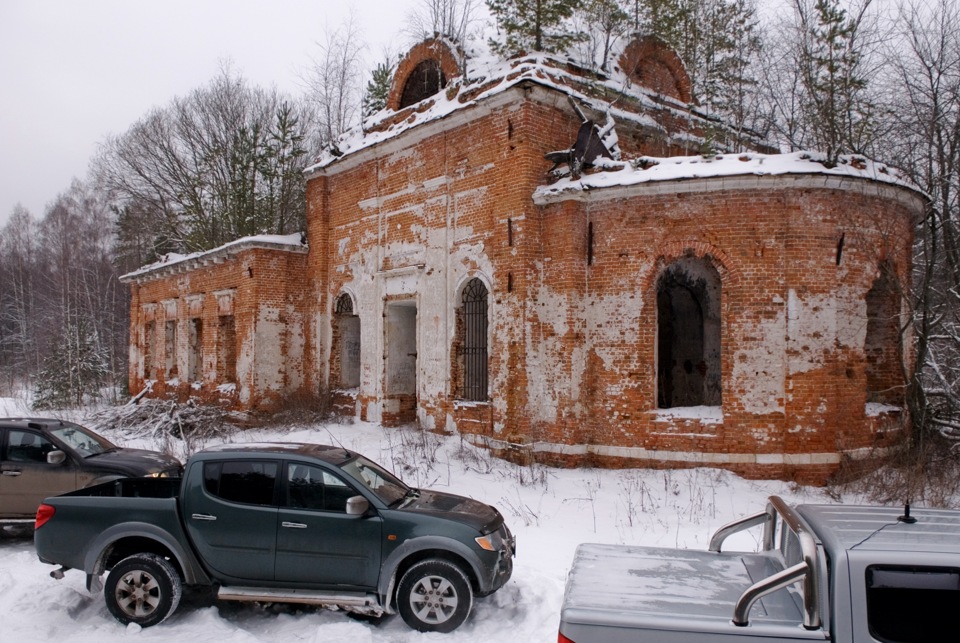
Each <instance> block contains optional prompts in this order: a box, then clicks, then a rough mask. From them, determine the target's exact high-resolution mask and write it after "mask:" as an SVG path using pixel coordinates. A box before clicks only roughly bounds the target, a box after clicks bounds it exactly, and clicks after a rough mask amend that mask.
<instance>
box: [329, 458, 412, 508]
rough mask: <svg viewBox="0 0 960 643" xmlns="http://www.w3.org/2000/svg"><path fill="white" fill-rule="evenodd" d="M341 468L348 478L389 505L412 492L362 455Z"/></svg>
mask: <svg viewBox="0 0 960 643" xmlns="http://www.w3.org/2000/svg"><path fill="white" fill-rule="evenodd" d="M340 468H341V469H342V470H343V472H344V473H346V474H347V475H348V476H350V477H351V478H353V479H354V480H356V481H357V482H359V483H360V484H362V485H363V486H364V487H366V488H367V489H369V490H370V491H372V492H373V493H374V494H375V495H376V496H377V498H380V500H382V501H383V502H384V504H387V505H392V504H393V503H395V502H397V501H399V500H401V499H402V498H403V497H404V496H406V495H407V492H408V491H410V487H408V486H407V485H405V484H404V483H403V482H402V481H401V480H400V479H399V478H397V477H396V476H395V475H393V474H392V473H389V472H388V471H386V470H384V469H383V468H382V467H381V466H380V465H378V464H374V463H373V462H371V461H370V460H367V459H366V458H365V457H363V456H362V455H361V456H357V457H356V458H355V459H353V460H351V461H350V462H347V463H346V464H344V465H342V466H341V467H340Z"/></svg>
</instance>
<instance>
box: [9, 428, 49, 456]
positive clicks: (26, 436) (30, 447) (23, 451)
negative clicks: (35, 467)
mask: <svg viewBox="0 0 960 643" xmlns="http://www.w3.org/2000/svg"><path fill="white" fill-rule="evenodd" d="M7 435H8V438H9V440H8V442H7V460H10V461H12V462H44V463H45V462H46V461H47V454H48V453H50V452H51V451H53V450H54V449H55V448H56V447H55V446H54V445H53V442H51V441H50V440H48V439H47V438H45V437H43V436H42V435H40V434H38V433H33V432H32V431H18V430H16V429H11V430H10V431H9V432H8V433H7Z"/></svg>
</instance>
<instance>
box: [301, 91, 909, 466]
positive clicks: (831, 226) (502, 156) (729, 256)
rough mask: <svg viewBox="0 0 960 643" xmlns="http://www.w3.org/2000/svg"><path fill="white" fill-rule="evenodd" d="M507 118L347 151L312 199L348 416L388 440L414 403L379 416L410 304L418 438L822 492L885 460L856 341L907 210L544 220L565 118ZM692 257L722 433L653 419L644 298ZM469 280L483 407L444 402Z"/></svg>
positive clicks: (500, 114)
mask: <svg viewBox="0 0 960 643" xmlns="http://www.w3.org/2000/svg"><path fill="white" fill-rule="evenodd" d="M499 102H500V105H499V106H497V107H493V108H466V109H464V110H462V111H461V112H460V113H458V114H457V115H455V116H454V117H451V118H453V119H458V121H457V122H451V123H450V124H449V125H447V124H445V123H439V124H437V123H434V124H428V125H424V126H421V127H419V128H417V129H415V130H413V131H411V132H409V133H407V134H403V135H400V136H398V137H396V138H395V139H393V140H392V141H390V142H387V143H385V144H381V145H380V146H377V147H374V148H370V149H368V150H366V151H362V152H357V153H354V154H353V155H352V156H351V157H348V158H346V159H344V160H342V161H340V162H338V163H335V164H333V165H331V166H329V167H328V168H325V169H324V170H322V171H321V172H318V173H317V174H316V175H315V176H314V178H312V179H311V180H310V181H309V183H308V195H309V196H308V199H309V200H308V217H309V221H310V241H311V258H310V262H311V275H314V276H317V279H316V284H317V287H318V292H317V296H316V297H315V298H314V299H313V301H315V302H316V303H317V305H318V309H317V313H316V314H315V315H314V317H315V318H317V319H323V320H324V321H323V322H322V323H320V324H319V325H318V326H317V331H318V337H317V338H316V339H315V340H314V341H315V342H316V344H317V347H318V348H317V355H319V356H325V355H328V354H329V350H330V349H329V347H328V346H326V347H325V346H324V343H325V342H327V343H329V341H330V340H331V335H330V332H329V319H330V314H331V310H332V305H333V302H334V300H335V298H336V296H337V295H339V294H340V293H342V292H344V291H346V290H349V291H350V292H352V293H354V294H355V296H356V300H357V302H358V310H357V311H356V312H357V313H358V314H359V315H360V318H361V324H362V338H363V340H362V341H363V344H364V345H363V348H362V357H361V363H362V375H361V385H360V389H359V392H358V401H359V406H360V408H361V417H364V418H365V419H371V420H389V419H391V418H395V417H396V415H395V414H396V412H398V409H401V407H402V406H403V405H405V404H406V403H407V402H408V400H397V404H394V405H392V406H391V404H390V403H389V399H390V397H391V395H390V393H389V391H386V390H385V385H384V381H385V379H386V371H387V369H388V368H389V366H388V365H387V364H386V362H385V360H384V358H383V355H384V354H385V350H384V346H385V343H386V342H387V341H389V339H387V338H385V330H384V325H383V322H382V320H383V315H384V306H385V305H387V304H389V303H390V302H395V301H397V300H403V299H404V298H407V299H408V300H409V301H411V302H415V303H416V305H417V312H418V321H417V324H418V339H417V341H418V344H417V347H418V356H417V360H418V362H417V368H418V396H419V397H418V400H417V405H418V419H419V421H420V422H421V423H422V424H423V425H424V426H426V427H428V428H436V429H456V430H459V431H461V432H464V433H469V434H475V435H477V436H482V439H483V440H486V441H487V442H488V443H490V444H491V445H492V446H494V447H496V446H498V445H500V446H502V445H505V444H508V443H512V444H521V445H526V446H525V447H524V448H529V449H531V450H532V451H535V452H536V453H537V454H538V456H537V457H541V458H544V459H552V460H556V461H564V462H582V461H594V460H597V459H598V458H599V459H602V460H603V461H604V462H607V463H610V464H614V465H615V464H616V463H617V462H620V461H621V460H622V462H623V463H624V464H629V463H633V464H637V463H644V464H647V465H660V466H675V465H678V464H680V465H683V464H698V463H700V464H708V465H718V466H726V467H728V468H731V469H735V470H738V471H740V472H742V473H746V474H748V475H760V476H771V475H773V476H780V477H792V478H797V479H813V480H822V479H823V477H824V475H825V473H826V472H829V471H831V470H833V469H835V468H836V466H837V463H838V462H839V459H840V455H839V454H841V453H845V452H852V451H855V450H858V449H869V448H872V447H875V446H887V445H889V444H892V443H893V442H895V440H896V439H897V436H898V435H900V432H899V431H890V430H889V429H890V428H891V421H890V420H889V419H887V420H883V419H882V418H880V419H878V418H875V417H867V416H866V415H865V412H864V408H865V402H866V398H865V395H866V379H865V378H866V374H865V373H866V369H865V361H864V360H865V357H864V352H863V337H864V332H865V330H864V329H865V325H866V318H865V297H866V293H867V292H868V291H869V289H870V287H871V285H872V283H873V281H874V280H875V279H876V276H877V266H878V264H879V262H880V261H881V260H882V259H883V258H890V259H891V260H892V261H893V262H894V264H895V265H896V266H897V270H898V273H899V275H900V276H901V277H905V275H906V274H907V273H908V270H909V252H908V250H909V245H910V243H909V241H910V238H911V227H910V224H909V220H910V212H909V211H908V209H907V207H906V206H905V205H901V200H900V199H898V198H891V195H890V194H889V193H887V192H883V191H882V190H876V189H874V188H873V187H872V186H873V184H872V183H870V182H869V181H866V180H863V181H861V180H858V179H853V180H848V181H847V182H846V183H844V184H840V183H839V182H834V183H833V184H831V183H830V182H829V181H825V180H823V179H822V178H821V179H818V180H817V181H818V182H817V183H810V184H809V185H807V184H804V186H803V187H800V188H791V187H789V186H791V185H795V184H796V182H795V181H793V180H790V179H787V180H781V179H778V178H777V177H761V178H747V179H745V180H744V183H742V185H741V186H740V187H735V188H732V189H720V190H718V189H716V188H715V187H713V186H712V185H708V184H707V183H708V182H704V184H703V185H702V186H701V187H699V188H696V189H690V188H688V187H684V186H680V185H678V187H677V189H676V190H672V189H671V187H669V186H667V187H664V186H663V185H662V184H661V185H659V186H649V185H648V186H636V187H635V188H631V189H630V190H629V192H628V191H626V190H622V191H621V196H620V197H618V198H616V199H611V198H607V197H605V196H603V195H602V194H601V195H599V196H596V197H595V198H594V197H593V196H587V197H586V198H584V199H582V200H581V199H579V197H578V200H570V201H566V202H559V203H553V204H548V205H544V206H542V207H541V206H537V205H535V204H534V203H533V201H532V198H531V197H532V194H533V193H534V191H535V189H536V188H537V187H538V186H540V185H543V184H544V183H545V172H546V170H547V169H548V168H549V163H547V162H546V161H544V160H543V154H544V153H545V152H546V151H551V150H555V149H563V148H564V147H566V146H568V145H569V144H570V142H571V140H572V137H573V136H574V135H575V132H576V128H577V126H578V122H577V119H576V117H575V116H574V115H573V114H570V113H569V110H567V109H565V107H564V105H563V102H562V101H561V100H559V99H555V98H554V97H552V96H550V93H549V92H546V91H544V90H540V89H537V88H535V87H534V88H528V89H526V90H525V89H522V88H518V89H515V90H511V91H510V92H508V95H506V96H501V97H500V99H499ZM471 110H472V111H471ZM623 140H624V139H623V138H621V141H623ZM636 140H637V141H639V139H636ZM628 151H631V152H633V153H638V152H644V151H649V150H644V149H643V148H636V149H632V150H628ZM718 181H720V179H718ZM725 181H726V183H725V185H736V184H737V180H732V181H731V179H729V178H728V179H726V180H725ZM831 186H832V187H831ZM597 192H602V191H597ZM902 201H903V202H904V203H906V202H907V200H906V199H905V198H904V199H902ZM591 225H592V229H593V238H594V242H593V249H592V252H593V264H592V265H589V266H588V265H587V250H588V249H587V239H588V235H587V231H588V228H589V226H591ZM841 234H844V235H845V245H844V249H843V253H842V256H841V261H840V263H839V265H838V264H837V242H838V240H839V238H840V236H841ZM685 254H692V255H693V256H697V257H703V258H705V259H706V260H708V261H710V262H711V264H712V265H714V267H715V268H716V269H717V271H718V273H719V275H720V277H721V283H722V286H721V287H722V304H721V315H722V323H721V372H722V387H723V391H722V397H723V404H722V419H717V420H703V419H698V418H697V417H695V414H694V416H688V417H685V418H684V417H680V418H674V419H670V418H666V417H664V415H663V414H662V413H658V412H657V409H656V400H657V398H656V363H657V362H656V359H657V358H656V343H657V340H656V337H657V335H656V333H657V331H656V329H657V318H656V284H657V278H658V275H659V274H660V271H661V270H662V269H663V268H664V267H665V266H666V265H667V264H668V263H669V262H670V261H672V260H674V259H676V258H678V257H681V256H683V255H685ZM321 275H323V276H321ZM474 276H480V277H481V278H482V279H484V281H485V283H487V284H488V288H489V290H490V296H489V303H490V328H491V331H490V362H489V373H490V398H491V399H490V402H489V403H487V404H475V403H464V402H459V401H457V400H456V399H455V390H454V388H455V387H454V385H453V382H452V380H451V374H452V373H453V371H454V370H455V365H454V364H453V361H454V357H453V356H452V353H451V346H452V345H453V342H454V339H455V332H456V306H457V305H458V303H459V293H460V290H459V288H460V287H461V286H462V284H463V283H464V282H465V281H466V280H467V279H469V278H472V277H474ZM324 359H325V357H320V358H318V361H317V362H315V364H316V365H317V367H318V373H320V376H321V378H323V377H326V373H327V370H326V368H327V367H326V365H325V362H324ZM892 421H893V425H897V415H896V414H894V416H892ZM881 426H882V427H885V428H884V430H882V431H881V430H878V428H877V427H881ZM478 439H480V438H478ZM564 445H566V446H564ZM567 447H569V448H567ZM658 453H659V454H663V456H662V457H660V456H658V455H657V454H658ZM858 453H859V452H858ZM598 454H599V455H598ZM702 454H707V455H706V456H703V455H702Z"/></svg>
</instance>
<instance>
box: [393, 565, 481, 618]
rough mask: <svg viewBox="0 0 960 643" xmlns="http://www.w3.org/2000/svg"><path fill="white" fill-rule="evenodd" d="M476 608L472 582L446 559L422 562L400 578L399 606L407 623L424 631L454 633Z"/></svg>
mask: <svg viewBox="0 0 960 643" xmlns="http://www.w3.org/2000/svg"><path fill="white" fill-rule="evenodd" d="M472 607H473V592H472V591H471V589H470V581H469V580H467V577H466V575H465V574H464V573H463V571H461V570H460V568H459V567H457V566H456V565H454V564H453V563H450V562H448V561H445V560H440V559H437V558H431V559H428V560H423V561H420V562H419V563H417V564H415V565H414V566H413V567H411V568H410V569H408V570H407V572H406V573H405V574H404V575H403V577H402V578H401V579H400V584H399V585H398V586H397V609H398V610H399V611H400V616H402V617H403V620H404V621H405V622H406V624H407V625H409V626H410V627H412V628H413V629H415V630H417V631H420V632H452V631H453V630H455V629H457V628H458V627H460V625H461V624H462V623H463V622H464V621H465V620H467V616H469V614H470V609H471V608H472Z"/></svg>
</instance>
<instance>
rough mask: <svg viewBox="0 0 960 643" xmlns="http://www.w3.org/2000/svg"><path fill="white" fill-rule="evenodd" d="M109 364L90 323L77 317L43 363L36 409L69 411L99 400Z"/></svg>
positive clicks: (38, 383) (79, 316) (37, 390)
mask: <svg viewBox="0 0 960 643" xmlns="http://www.w3.org/2000/svg"><path fill="white" fill-rule="evenodd" d="M109 364H110V360H109V355H108V354H107V352H106V350H105V349H104V346H103V344H102V342H100V341H99V338H98V337H97V336H96V332H95V331H93V330H92V329H91V327H90V323H89V322H88V321H87V320H86V318H85V317H83V316H81V315H76V316H74V318H73V319H71V320H70V322H68V324H67V326H66V327H65V328H64V329H63V333H62V335H61V336H60V338H59V340H58V341H57V342H56V343H55V345H54V346H53V348H52V350H51V351H50V353H49V354H48V355H47V357H46V358H45V359H44V360H43V367H42V368H41V370H40V374H39V375H38V376H37V384H36V390H35V392H34V400H33V408H34V409H53V408H69V407H75V406H80V405H82V404H83V403H84V402H85V401H88V400H90V399H99V397H100V389H101V387H102V386H103V384H104V382H105V381H106V379H107V376H108V375H109V372H110V368H109Z"/></svg>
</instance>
